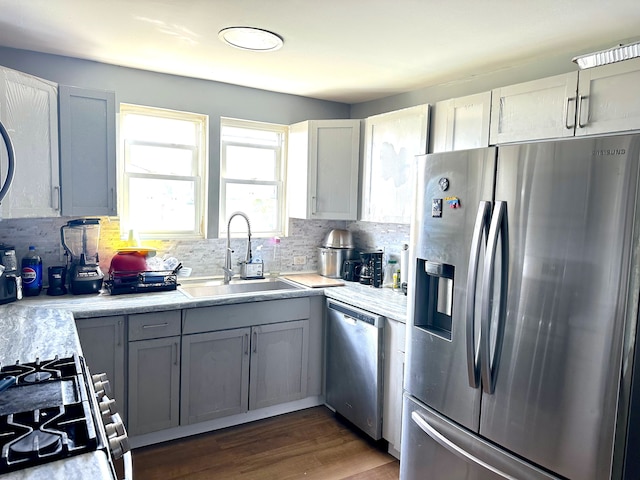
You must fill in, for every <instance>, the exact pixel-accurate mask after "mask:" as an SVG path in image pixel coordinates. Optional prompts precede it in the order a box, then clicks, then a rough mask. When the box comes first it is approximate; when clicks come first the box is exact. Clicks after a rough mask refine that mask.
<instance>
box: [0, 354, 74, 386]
mask: <svg viewBox="0 0 640 480" xmlns="http://www.w3.org/2000/svg"><path fill="white" fill-rule="evenodd" d="M80 372H81V367H80V362H79V360H78V357H77V356H75V355H74V356H73V357H69V358H62V359H61V358H59V357H57V356H56V357H55V358H53V359H51V360H44V361H41V360H40V359H39V358H38V359H36V361H35V362H30V363H19V362H16V363H15V364H13V365H5V366H3V367H2V369H0V379H2V378H4V377H6V376H9V375H12V376H14V377H16V384H17V385H22V384H24V383H40V382H46V381H52V380H59V379H64V378H67V377H72V376H74V375H78V374H79V373H80Z"/></svg>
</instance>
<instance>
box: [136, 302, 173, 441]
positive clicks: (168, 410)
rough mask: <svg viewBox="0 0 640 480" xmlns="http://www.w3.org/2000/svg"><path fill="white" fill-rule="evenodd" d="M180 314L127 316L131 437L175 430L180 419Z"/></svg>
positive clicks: (169, 312) (171, 312)
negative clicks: (169, 429) (172, 428)
mask: <svg viewBox="0 0 640 480" xmlns="http://www.w3.org/2000/svg"><path fill="white" fill-rule="evenodd" d="M180 329H181V328H180V311H179V310H175V311H168V312H158V313H145V314H138V315H129V389H128V402H129V412H128V413H129V417H128V423H127V430H128V432H129V434H130V435H132V436H133V435H141V434H144V433H150V432H155V431H158V430H163V429H166V428H171V427H177V426H178V424H179V415H180Z"/></svg>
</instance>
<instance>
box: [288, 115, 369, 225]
mask: <svg viewBox="0 0 640 480" xmlns="http://www.w3.org/2000/svg"><path fill="white" fill-rule="evenodd" d="M359 152H360V120H309V121H306V122H301V123H296V124H294V125H291V126H289V147H288V155H287V202H288V214H289V216H290V217H294V218H303V219H319V220H320V219H324V220H356V219H357V216H358V164H359Z"/></svg>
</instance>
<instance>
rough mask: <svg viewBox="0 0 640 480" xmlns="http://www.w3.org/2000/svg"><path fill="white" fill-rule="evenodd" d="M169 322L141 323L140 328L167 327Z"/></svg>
mask: <svg viewBox="0 0 640 480" xmlns="http://www.w3.org/2000/svg"><path fill="white" fill-rule="evenodd" d="M168 326H169V324H168V323H167V322H165V323H154V324H151V325H142V329H143V330H145V329H147V328H160V327H168Z"/></svg>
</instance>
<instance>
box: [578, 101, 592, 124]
mask: <svg viewBox="0 0 640 480" xmlns="http://www.w3.org/2000/svg"><path fill="white" fill-rule="evenodd" d="M584 100H586V101H587V102H586V104H587V108H583V107H582V105H583V102H584ZM583 110H585V111H586V112H587V121H586V122H584V123H582V117H583V116H584V115H583V114H582V112H583ZM587 125H589V96H588V95H580V97H579V101H578V127H580V128H584V127H586V126H587Z"/></svg>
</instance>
